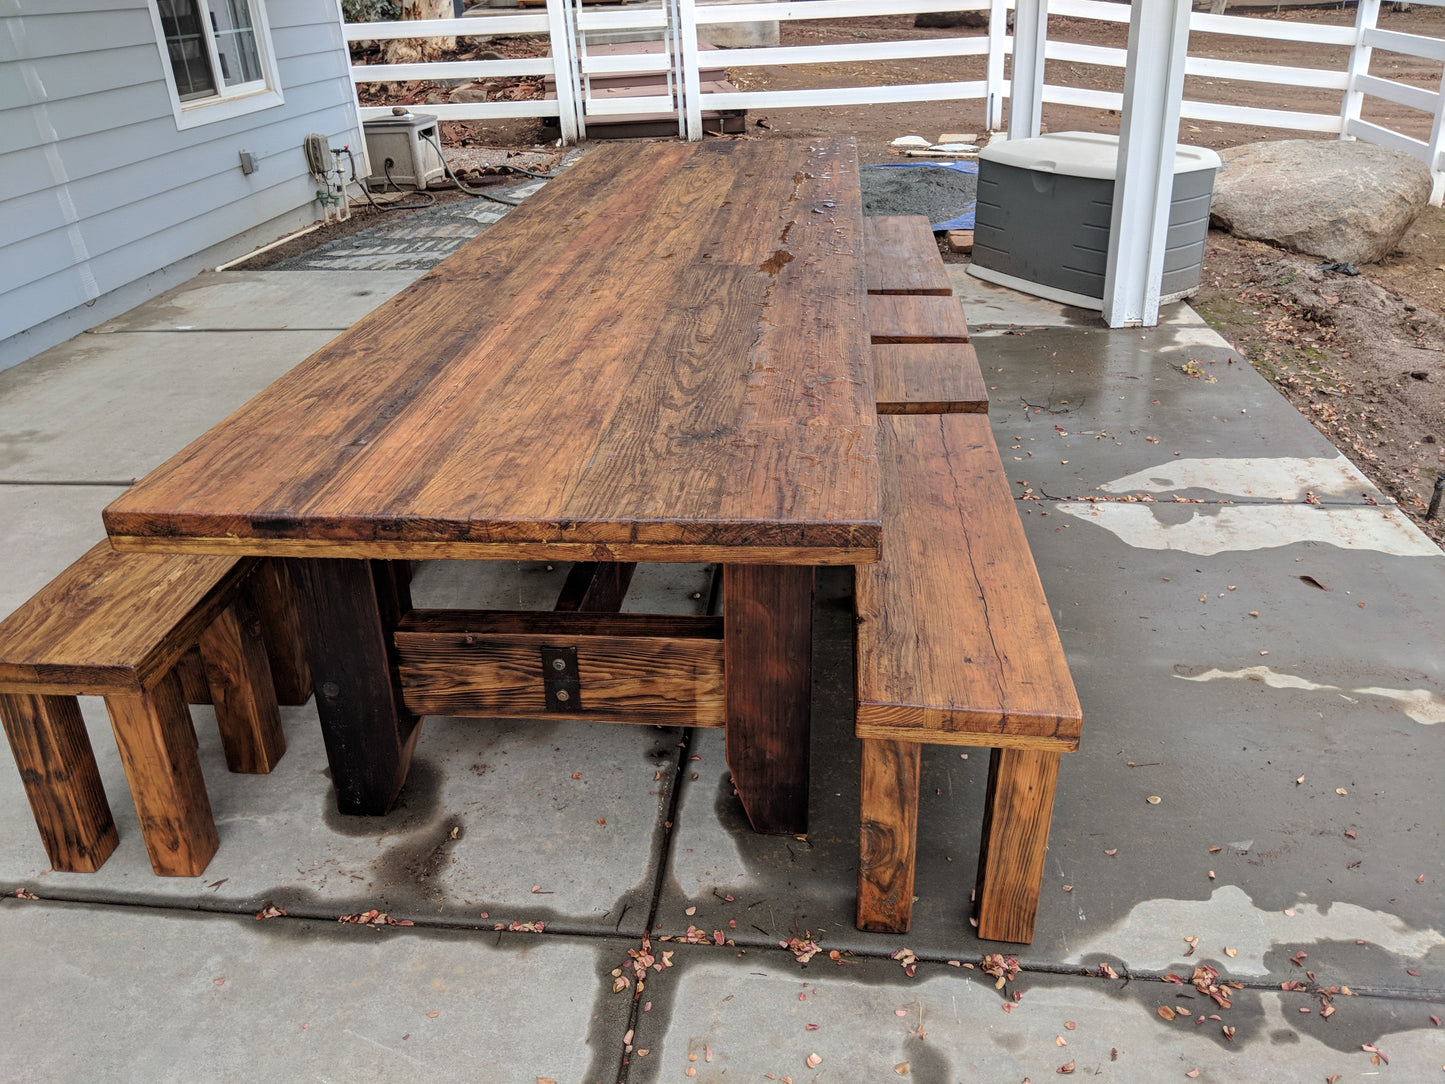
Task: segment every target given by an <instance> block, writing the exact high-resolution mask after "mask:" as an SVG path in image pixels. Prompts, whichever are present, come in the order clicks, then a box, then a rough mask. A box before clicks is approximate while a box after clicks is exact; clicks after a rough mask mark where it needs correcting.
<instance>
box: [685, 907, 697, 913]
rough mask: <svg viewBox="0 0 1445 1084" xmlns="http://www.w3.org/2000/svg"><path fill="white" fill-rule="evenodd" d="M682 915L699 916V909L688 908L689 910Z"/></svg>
mask: <svg viewBox="0 0 1445 1084" xmlns="http://www.w3.org/2000/svg"><path fill="white" fill-rule="evenodd" d="M682 913H683V914H685V915H695V914H697V908H696V907H688V908H685V909H684V910H683V912H682Z"/></svg>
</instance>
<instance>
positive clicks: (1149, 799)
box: [1144, 794, 1164, 805]
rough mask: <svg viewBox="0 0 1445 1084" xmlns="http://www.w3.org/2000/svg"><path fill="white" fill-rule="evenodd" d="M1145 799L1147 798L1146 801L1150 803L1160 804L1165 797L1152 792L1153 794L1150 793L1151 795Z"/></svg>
mask: <svg viewBox="0 0 1445 1084" xmlns="http://www.w3.org/2000/svg"><path fill="white" fill-rule="evenodd" d="M1144 800H1145V801H1146V802H1148V803H1149V804H1150V805H1158V804H1159V803H1160V802H1162V801H1163V800H1164V799H1163V798H1161V797H1159V795H1157V794H1151V795H1149V797H1147V798H1145V799H1144Z"/></svg>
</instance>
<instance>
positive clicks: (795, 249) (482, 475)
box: [105, 141, 879, 564]
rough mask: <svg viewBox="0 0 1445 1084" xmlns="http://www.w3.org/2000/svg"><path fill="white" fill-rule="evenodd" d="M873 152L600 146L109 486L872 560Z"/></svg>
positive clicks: (440, 541) (206, 505)
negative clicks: (246, 396) (866, 215)
mask: <svg viewBox="0 0 1445 1084" xmlns="http://www.w3.org/2000/svg"><path fill="white" fill-rule="evenodd" d="M856 173H857V163H856V152H855V150H854V149H853V147H852V146H851V144H850V143H845V142H837V143H825V144H809V143H805V142H791V141H787V142H785V141H779V142H776V143H759V144H748V143H731V142H730V143H728V144H709V145H702V146H699V145H687V144H653V145H645V146H636V145H628V146H626V147H608V148H599V149H597V150H594V151H592V152H590V153H589V154H588V155H586V156H585V157H584V158H583V159H582V160H581V161H580V162H578V163H577V164H576V165H574V166H572V167H571V168H570V169H569V170H568V171H567V172H566V173H565V174H564V175H563V177H561V178H559V179H558V180H556V181H553V182H551V183H550V184H549V185H547V186H546V187H545V188H544V189H542V191H541V192H540V193H539V194H538V195H537V196H534V197H533V198H532V199H529V200H528V201H527V203H526V204H524V205H523V206H522V207H520V208H519V209H518V210H517V211H514V212H512V213H511V214H509V215H508V216H507V217H506V218H505V219H503V220H502V222H500V223H498V224H497V225H495V226H493V227H492V228H490V229H489V230H487V231H486V232H485V233H483V234H482V235H480V236H479V237H478V238H477V239H475V240H474V241H472V242H471V243H470V244H468V245H467V246H465V247H464V248H463V249H462V251H461V253H459V254H458V256H454V257H452V258H451V259H450V260H448V261H446V262H445V263H443V264H442V265H441V266H440V267H439V268H438V269H436V270H435V271H434V272H433V273H432V274H430V275H428V276H426V277H425V278H423V279H422V280H420V281H419V282H418V283H416V284H414V285H413V286H412V287H410V288H409V289H408V290H406V291H404V292H403V293H402V294H401V295H399V296H398V298H396V299H394V300H393V301H392V302H390V303H388V304H386V305H384V306H382V308H380V309H378V310H377V311H376V312H374V313H372V314H371V315H370V316H368V317H367V318H365V319H364V320H362V321H361V322H360V323H358V324H357V325H356V326H355V327H354V328H352V329H351V330H350V331H348V332H346V333H345V334H343V335H342V336H341V337H340V338H338V339H337V340H334V341H333V342H332V343H330V344H328V345H327V346H325V347H323V348H322V349H321V350H320V351H318V352H317V353H316V354H315V355H313V356H312V357H311V358H310V359H308V360H307V361H306V362H304V363H302V365H301V366H299V367H298V368H297V369H295V370H293V371H292V372H291V373H290V374H288V375H287V376H285V377H283V378H282V379H281V380H279V381H278V382H277V383H276V384H274V385H272V386H271V387H270V388H268V389H267V390H266V391H265V392H263V393H262V394H261V395H259V396H258V397H257V398H256V399H254V400H252V401H251V402H250V403H248V404H247V405H246V406H244V407H242V408H241V410H239V411H237V412H236V413H235V414H233V415H232V416H231V417H230V418H228V419H227V420H226V421H224V422H222V423H221V424H220V425H219V426H217V427H216V428H215V429H213V430H212V431H211V432H209V433H207V434H205V435H204V436H202V437H201V438H199V439H198V440H197V441H195V442H193V443H192V444H191V445H190V446H189V447H188V448H187V449H185V450H183V451H182V452H181V453H179V454H178V455H177V456H175V457H173V458H172V459H171V460H169V461H168V462H167V463H165V464H164V465H162V466H161V467H160V468H159V469H158V470H156V471H155V472H153V473H152V474H151V475H150V476H148V477H147V478H145V479H143V480H142V481H141V482H140V483H138V484H137V485H136V486H135V487H133V488H132V489H131V490H130V491H128V492H127V493H126V494H125V495H124V496H123V497H121V498H120V499H119V500H117V501H116V502H114V503H113V504H112V505H111V506H110V508H108V509H107V510H106V514H105V516H106V524H107V528H108V530H109V531H110V533H111V535H112V536H113V538H114V540H115V544H116V547H117V548H120V549H165V550H172V551H187V552H211V553H215V552H241V553H263V554H277V555H291V556H300V555H320V554H328V555H333V556H341V555H345V556H353V557H378V558H401V557H418V556H435V557H477V558H503V557H506V558H513V557H524V556H527V555H530V556H533V557H547V558H554V557H563V556H571V557H574V558H581V559H601V560H629V559H640V560H716V559H718V557H719V555H720V554H726V555H727V556H728V559H729V560H731V561H733V562H734V563H763V562H774V561H776V562H777V563H809V564H825V563H866V562H869V561H872V560H874V559H876V555H877V547H878V535H879V511H878V492H877V451H876V438H875V424H876V418H875V414H874V407H873V386H872V373H871V363H870V357H869V352H868V322H867V309H866V303H865V292H864V288H863V279H862V260H861V217H862V216H861V205H860V200H859V195H858V187H857V176H856Z"/></svg>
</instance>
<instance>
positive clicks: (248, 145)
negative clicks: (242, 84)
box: [0, 0, 361, 340]
mask: <svg viewBox="0 0 1445 1084" xmlns="http://www.w3.org/2000/svg"><path fill="white" fill-rule="evenodd" d="M266 13H267V17H268V20H269V21H270V27H271V43H272V46H273V48H274V51H275V55H276V62H277V67H278V69H279V74H280V84H281V85H280V90H281V92H282V95H283V96H284V98H285V101H284V102H283V103H282V104H280V105H276V106H272V107H270V108H266V109H261V110H258V111H256V112H253V113H248V114H245V115H243V116H238V117H233V118H231V119H229V120H221V121H215V122H211V123H207V124H202V125H199V126H196V127H192V128H187V129H184V130H181V129H178V128H177V125H176V119H175V114H174V112H173V111H172V106H171V98H170V94H169V90H168V83H167V79H168V76H167V69H166V67H165V60H164V57H163V53H162V47H161V44H160V43H159V42H158V41H157V40H156V33H155V28H154V24H153V22H152V20H151V15H150V9H149V7H148V6H147V0H0V17H3V20H0V21H3V24H4V25H3V26H0V340H3V339H5V338H6V337H8V336H10V335H12V334H15V333H17V332H19V331H22V330H25V329H26V328H30V327H34V326H36V325H38V324H40V323H43V322H44V321H46V320H49V319H51V318H53V317H55V316H59V315H61V314H63V313H66V312H68V311H69V310H71V309H73V308H75V307H76V306H78V305H85V304H87V303H89V302H91V301H93V300H94V299H95V298H96V297H97V296H101V295H104V294H106V293H108V292H110V291H112V290H116V289H119V288H120V287H122V286H125V285H127V284H129V283H132V282H135V281H137V280H139V279H142V278H144V277H145V276H147V275H150V274H152V273H153V272H156V271H158V270H160V269H162V268H165V267H167V266H169V265H171V264H174V263H176V262H177V261H180V260H184V259H186V258H188V257H191V256H194V255H195V254H196V253H199V252H202V251H204V250H206V249H208V248H211V247H212V246H215V245H218V244H222V243H223V242H226V241H227V240H229V239H231V238H233V237H237V236H239V235H242V234H247V233H249V232H253V231H258V229H259V230H260V233H259V234H258V236H256V237H255V242H256V243H258V244H259V243H263V242H264V241H266V240H271V239H273V237H268V236H264V233H265V230H264V229H263V227H265V226H266V225H267V224H268V223H272V222H273V220H276V221H277V222H278V225H276V227H275V230H274V235H279V234H280V233H281V232H283V231H284V229H286V228H291V227H294V226H295V225H296V224H297V223H296V221H295V217H296V214H297V213H298V212H299V213H303V214H304V213H305V211H306V209H307V208H308V206H310V205H313V204H314V198H315V191H316V182H315V181H314V180H313V179H312V178H311V177H310V175H309V173H308V171H307V167H306V159H305V155H304V153H303V151H302V149H301V147H302V140H303V139H304V137H305V136H306V134H307V133H308V132H320V133H322V134H323V135H326V136H327V137H328V138H329V139H330V140H331V141H332V143H333V145H336V146H339V145H340V144H342V143H349V144H350V145H351V146H352V147H353V148H356V147H358V146H359V145H360V143H361V134H360V132H359V131H358V130H357V127H356V124H357V121H356V112H355V106H354V99H353V95H352V89H351V83H350V80H349V79H348V77H347V52H346V45H345V42H344V40H343V39H342V35H341V27H340V21H339V20H340V15H339V10H338V3H337V0H266ZM242 150H245V151H249V152H250V153H251V154H252V156H253V157H254V158H255V161H256V172H255V173H253V174H251V175H249V176H247V175H245V174H243V173H242V172H241V170H240V166H239V152H240V151H242Z"/></svg>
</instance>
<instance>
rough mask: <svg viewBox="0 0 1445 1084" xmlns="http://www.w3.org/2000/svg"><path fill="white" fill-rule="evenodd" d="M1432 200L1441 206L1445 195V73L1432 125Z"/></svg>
mask: <svg viewBox="0 0 1445 1084" xmlns="http://www.w3.org/2000/svg"><path fill="white" fill-rule="evenodd" d="M1427 164H1428V165H1429V167H1430V180H1431V187H1430V202H1431V203H1432V204H1433V205H1434V206H1436V207H1439V206H1440V205H1441V199H1442V197H1445V75H1442V76H1441V77H1440V96H1439V97H1438V98H1436V99H1435V120H1434V121H1433V122H1432V123H1431V125H1430V158H1429V161H1428V163H1427Z"/></svg>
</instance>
